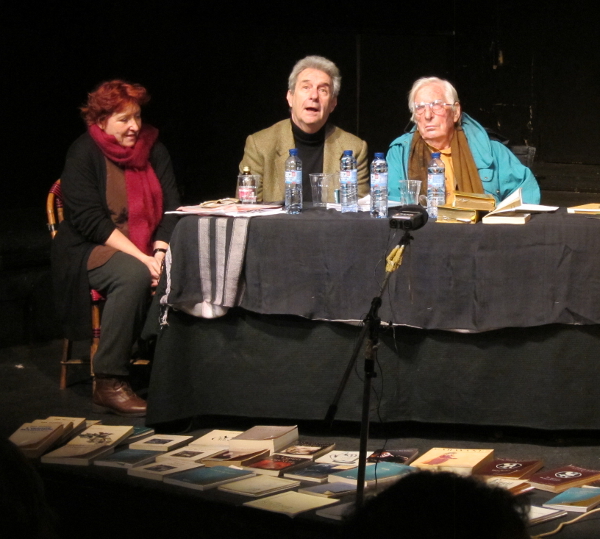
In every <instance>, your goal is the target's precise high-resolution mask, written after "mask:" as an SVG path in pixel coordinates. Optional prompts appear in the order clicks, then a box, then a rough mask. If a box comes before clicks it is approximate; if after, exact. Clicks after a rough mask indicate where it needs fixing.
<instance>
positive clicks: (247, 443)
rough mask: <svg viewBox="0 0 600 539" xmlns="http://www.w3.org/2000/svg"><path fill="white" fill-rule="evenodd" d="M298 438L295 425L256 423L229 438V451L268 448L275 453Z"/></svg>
mask: <svg viewBox="0 0 600 539" xmlns="http://www.w3.org/2000/svg"><path fill="white" fill-rule="evenodd" d="M297 440H298V427H297V426H295V425H294V426H291V427H290V426H287V427H279V426H269V425H257V426H255V427H252V428H251V429H249V430H247V431H245V432H243V433H242V434H238V435H237V436H235V437H234V438H232V439H231V440H229V450H230V451H258V450H260V449H268V450H269V454H272V453H276V452H277V451H279V450H280V449H283V448H285V447H287V446H289V445H291V444H293V443H294V442H296V441H297Z"/></svg>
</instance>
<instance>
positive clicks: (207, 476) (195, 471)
mask: <svg viewBox="0 0 600 539" xmlns="http://www.w3.org/2000/svg"><path fill="white" fill-rule="evenodd" d="M254 475H256V474H255V473H254V472H251V471H248V470H238V469H236V468H230V467H229V466H210V467H206V466H202V467H200V468H192V469H191V470H185V471H183V472H177V473H174V474H172V475H170V476H168V477H165V478H164V482H165V483H170V484H171V485H179V486H182V487H188V488H195V489H198V490H206V489H209V488H214V487H217V486H219V485H223V484H224V483H229V482H230V481H237V480H238V479H243V478H246V477H252V476H254Z"/></svg>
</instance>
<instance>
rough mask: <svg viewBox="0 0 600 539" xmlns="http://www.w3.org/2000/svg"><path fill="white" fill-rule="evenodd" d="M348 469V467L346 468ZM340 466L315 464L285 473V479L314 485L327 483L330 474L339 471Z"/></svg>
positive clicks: (322, 463)
mask: <svg viewBox="0 0 600 539" xmlns="http://www.w3.org/2000/svg"><path fill="white" fill-rule="evenodd" d="M344 468H346V469H347V466H344ZM339 469H340V468H339V466H338V465H337V464H333V463H325V462H315V463H314V464H310V465H309V466H307V467H306V468H301V469H300V470H294V471H292V472H284V473H283V477H288V478H290V479H299V480H300V481H311V482H313V483H325V482H326V481H327V480H328V479H329V474H330V473H333V471H335V470H339Z"/></svg>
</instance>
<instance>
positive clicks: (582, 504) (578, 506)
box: [544, 487, 600, 513]
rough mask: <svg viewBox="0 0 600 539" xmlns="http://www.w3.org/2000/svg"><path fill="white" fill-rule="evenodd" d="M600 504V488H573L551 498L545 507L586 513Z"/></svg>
mask: <svg viewBox="0 0 600 539" xmlns="http://www.w3.org/2000/svg"><path fill="white" fill-rule="evenodd" d="M598 504H600V488H597V487H592V488H586V487H573V488H568V489H567V490H565V491H563V492H561V493H560V494H558V495H556V496H554V498H550V499H549V500H548V501H547V502H546V503H544V507H548V508H549V509H562V510H564V511H575V512H577V513H585V512H587V511H589V510H590V509H593V508H594V507H596V506H597V505H598Z"/></svg>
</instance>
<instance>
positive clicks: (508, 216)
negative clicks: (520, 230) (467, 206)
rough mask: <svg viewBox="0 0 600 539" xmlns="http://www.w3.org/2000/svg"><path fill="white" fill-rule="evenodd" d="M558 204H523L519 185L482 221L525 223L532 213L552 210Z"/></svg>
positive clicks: (512, 223)
mask: <svg viewBox="0 0 600 539" xmlns="http://www.w3.org/2000/svg"><path fill="white" fill-rule="evenodd" d="M556 210H558V206H542V205H541V204H523V196H522V194H521V188H520V187H519V188H518V189H517V190H516V191H515V192H514V193H512V194H511V195H509V196H508V197H506V198H505V199H504V200H503V201H502V202H500V203H499V204H498V206H496V209H495V210H493V211H491V212H490V213H488V214H487V215H484V216H483V218H482V219H481V221H482V222H483V223H485V224H510V225H523V224H525V223H526V222H527V221H529V219H530V218H531V214H532V213H540V212H552V211H556Z"/></svg>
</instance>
